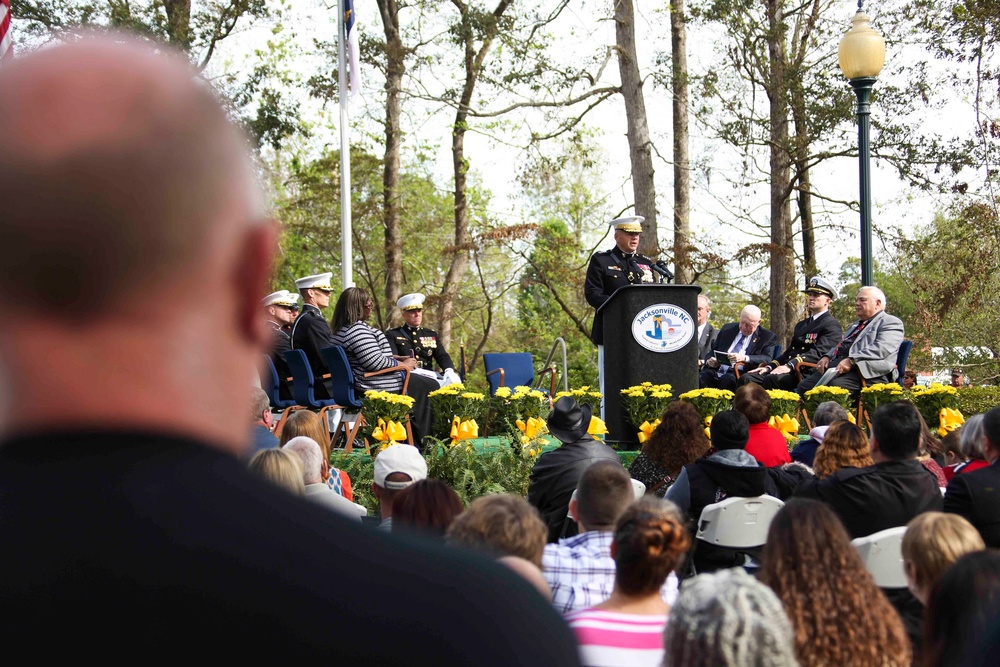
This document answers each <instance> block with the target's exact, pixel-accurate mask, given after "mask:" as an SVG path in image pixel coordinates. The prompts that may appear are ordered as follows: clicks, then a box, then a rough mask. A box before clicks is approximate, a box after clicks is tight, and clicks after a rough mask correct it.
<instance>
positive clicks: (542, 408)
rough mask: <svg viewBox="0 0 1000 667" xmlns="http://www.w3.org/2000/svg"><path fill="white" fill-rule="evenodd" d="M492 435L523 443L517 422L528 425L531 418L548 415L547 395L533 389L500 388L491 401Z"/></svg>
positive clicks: (522, 387)
mask: <svg viewBox="0 0 1000 667" xmlns="http://www.w3.org/2000/svg"><path fill="white" fill-rule="evenodd" d="M489 405H490V420H489V425H490V426H489V429H490V435H499V436H506V437H509V438H510V439H511V440H512V441H513V442H521V436H522V435H523V431H522V429H520V428H518V426H517V422H518V420H521V421H522V422H525V423H527V421H528V420H529V419H531V418H535V419H540V418H543V417H544V415H545V414H547V413H548V409H549V401H548V399H547V398H546V397H545V394H543V393H542V392H540V391H538V390H537V389H532V388H531V387H525V386H518V387H514V389H513V390H512V389H511V388H510V387H500V388H499V389H497V391H496V394H494V395H493V398H492V399H491V400H490V403H489Z"/></svg>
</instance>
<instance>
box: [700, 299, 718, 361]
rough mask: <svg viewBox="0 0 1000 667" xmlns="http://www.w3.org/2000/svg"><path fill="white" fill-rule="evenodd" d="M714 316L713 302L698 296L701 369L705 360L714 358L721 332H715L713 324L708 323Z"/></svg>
mask: <svg viewBox="0 0 1000 667" xmlns="http://www.w3.org/2000/svg"><path fill="white" fill-rule="evenodd" d="M711 314H712V300H711V299H709V298H708V297H707V296H705V295H704V294H699V295H698V367H699V368H701V366H702V364H704V363H705V360H706V359H708V358H709V357H710V356H712V349H713V346H714V345H715V337H716V336H718V335H719V332H718V331H716V330H715V327H713V326H712V323H711V322H709V321H708V316H709V315H711Z"/></svg>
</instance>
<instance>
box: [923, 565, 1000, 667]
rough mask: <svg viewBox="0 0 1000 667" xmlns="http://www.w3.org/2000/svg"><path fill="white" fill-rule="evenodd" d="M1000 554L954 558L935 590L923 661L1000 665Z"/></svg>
mask: <svg viewBox="0 0 1000 667" xmlns="http://www.w3.org/2000/svg"><path fill="white" fill-rule="evenodd" d="M998 637H1000V554H997V553H996V552H995V551H976V552H973V553H970V554H966V555H964V556H962V557H961V558H959V559H958V560H957V561H955V564H954V565H952V566H951V567H950V568H948V570H947V571H946V572H945V573H944V576H942V577H941V580H940V581H938V583H937V584H936V585H935V586H934V588H933V590H932V591H931V598H930V600H929V601H928V603H927V613H926V615H925V616H924V630H923V642H922V645H921V648H920V655H921V661H920V664H921V665H927V666H928V667H930V666H931V665H933V666H935V667H938V666H950V665H956V666H957V665H995V664H997V656H998V654H1000V639H998Z"/></svg>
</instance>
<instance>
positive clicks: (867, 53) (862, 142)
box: [837, 0, 885, 286]
mask: <svg viewBox="0 0 1000 667" xmlns="http://www.w3.org/2000/svg"><path fill="white" fill-rule="evenodd" d="M837 58H838V61H839V62H840V71H841V72H843V73H844V76H845V77H846V78H847V80H848V81H849V82H850V84H851V87H852V88H853V89H854V93H855V95H857V98H858V172H859V181H860V191H861V192H860V208H861V284H862V285H863V286H864V285H872V284H873V283H874V275H873V273H874V269H873V264H872V198H871V189H872V185H871V172H870V164H871V96H872V87H873V86H874V85H875V79H876V77H877V76H878V75H879V72H881V71H882V66H883V65H884V64H885V40H884V39H882V36H881V35H880V34H878V32H876V31H875V30H874V29H873V28H872V27H871V24H870V19H869V18H868V15H867V14H865V13H864V12H862V11H861V2H860V0H859V2H858V11H857V13H856V14H855V15H854V17H853V18H852V19H851V28H850V30H848V31H847V34H845V35H844V37H843V38H842V39H841V40H840V46H839V47H838V48H837Z"/></svg>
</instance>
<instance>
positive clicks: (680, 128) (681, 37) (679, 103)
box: [670, 0, 693, 285]
mask: <svg viewBox="0 0 1000 667" xmlns="http://www.w3.org/2000/svg"><path fill="white" fill-rule="evenodd" d="M686 22H687V18H686V17H685V16H684V0H674V2H673V3H672V4H671V11H670V48H671V53H672V56H673V62H672V66H671V74H672V76H671V79H672V80H671V84H672V87H673V92H674V99H673V105H672V109H673V124H674V276H675V279H676V281H677V283H678V284H680V285H687V284H689V283H690V282H691V280H692V278H693V275H692V270H691V256H690V251H689V249H690V246H691V160H690V156H689V154H688V144H689V142H690V135H689V133H688V69H687V27H686Z"/></svg>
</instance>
